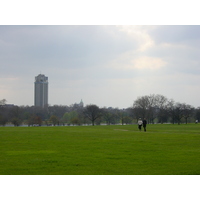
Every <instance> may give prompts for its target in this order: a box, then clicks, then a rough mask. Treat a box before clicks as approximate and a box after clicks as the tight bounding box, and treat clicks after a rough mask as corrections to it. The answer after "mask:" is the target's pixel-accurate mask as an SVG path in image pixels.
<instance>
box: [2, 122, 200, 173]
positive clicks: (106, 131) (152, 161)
mask: <svg viewBox="0 0 200 200" xmlns="http://www.w3.org/2000/svg"><path fill="white" fill-rule="evenodd" d="M0 151H1V153H0V174H1V175H3V174H5V175H17V174H19V175H28V174H31V175H34V174H38V175H43V174H44V175H49V174H55V175H58V174H61V175H76V174H77V175H90V174H91V175H112V174H115V175H120V174H121V175H156V174H157V175H184V174H186V175H199V174H200V124H187V125H183V124H182V125H148V126H147V132H139V131H138V129H137V126H136V125H126V126H120V125H118V126H117V125H116V126H76V127H0Z"/></svg>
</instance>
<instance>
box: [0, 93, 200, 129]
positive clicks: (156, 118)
mask: <svg viewBox="0 0 200 200" xmlns="http://www.w3.org/2000/svg"><path fill="white" fill-rule="evenodd" d="M138 118H146V119H147V121H148V123H177V124H180V123H188V122H195V121H196V120H198V121H200V107H198V108H194V107H193V106H191V105H188V104H185V103H179V102H175V101H174V100H172V99H167V98H166V97H165V96H163V95H158V94H157V95H155V94H153V95H146V96H142V97H138V98H137V99H136V100H135V101H134V102H133V106H131V107H129V108H126V109H119V108H112V107H109V108H106V107H104V108H100V107H98V106H97V105H87V106H85V107H84V106H83V105H82V104H73V105H70V106H63V105H54V106H46V107H44V108H41V107H35V106H15V105H8V104H6V100H5V99H3V100H0V125H1V126H5V125H7V124H13V125H14V126H20V125H22V124H24V125H28V126H35V125H38V126H41V125H46V126H49V125H54V126H55V125H83V124H87V125H90V124H92V125H95V124H97V125H100V124H108V125H110V124H122V125H123V124H133V123H136V122H137V120H138Z"/></svg>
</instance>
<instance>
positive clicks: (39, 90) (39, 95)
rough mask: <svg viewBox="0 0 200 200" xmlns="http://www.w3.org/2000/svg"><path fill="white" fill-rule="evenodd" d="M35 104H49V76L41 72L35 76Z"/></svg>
mask: <svg viewBox="0 0 200 200" xmlns="http://www.w3.org/2000/svg"><path fill="white" fill-rule="evenodd" d="M34 96H35V104H34V105H35V106H39V107H43V108H44V106H45V105H48V77H46V76H45V75H43V74H39V75H38V76H36V77H35V95H34Z"/></svg>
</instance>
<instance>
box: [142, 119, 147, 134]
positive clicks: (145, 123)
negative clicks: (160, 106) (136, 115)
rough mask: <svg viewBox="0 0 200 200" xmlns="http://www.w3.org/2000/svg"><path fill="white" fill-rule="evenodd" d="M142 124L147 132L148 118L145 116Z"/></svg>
mask: <svg viewBox="0 0 200 200" xmlns="http://www.w3.org/2000/svg"><path fill="white" fill-rule="evenodd" d="M142 125H143V128H144V131H145V132H146V126H147V120H146V119H145V118H144V119H143V122H142Z"/></svg>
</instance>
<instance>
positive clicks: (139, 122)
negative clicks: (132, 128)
mask: <svg viewBox="0 0 200 200" xmlns="http://www.w3.org/2000/svg"><path fill="white" fill-rule="evenodd" d="M138 128H139V130H140V131H141V128H142V120H141V118H139V120H138Z"/></svg>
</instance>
